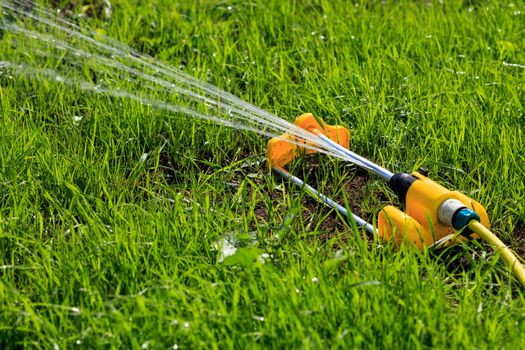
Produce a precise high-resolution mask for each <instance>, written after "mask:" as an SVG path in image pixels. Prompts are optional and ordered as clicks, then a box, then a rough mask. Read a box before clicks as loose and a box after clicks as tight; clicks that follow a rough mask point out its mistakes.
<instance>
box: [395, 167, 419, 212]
mask: <svg viewBox="0 0 525 350" xmlns="http://www.w3.org/2000/svg"><path fill="white" fill-rule="evenodd" d="M416 180H417V178H415V177H414V176H412V175H410V174H407V173H397V174H394V176H392V177H391V178H390V181H389V182H388V185H389V186H390V188H391V189H392V190H393V191H394V192H395V193H396V194H397V197H398V198H399V200H400V201H401V204H402V205H403V206H404V205H405V203H406V198H407V192H408V189H409V188H410V186H412V184H413V183H414V182H415V181H416Z"/></svg>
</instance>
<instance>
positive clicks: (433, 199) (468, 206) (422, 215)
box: [266, 113, 525, 287]
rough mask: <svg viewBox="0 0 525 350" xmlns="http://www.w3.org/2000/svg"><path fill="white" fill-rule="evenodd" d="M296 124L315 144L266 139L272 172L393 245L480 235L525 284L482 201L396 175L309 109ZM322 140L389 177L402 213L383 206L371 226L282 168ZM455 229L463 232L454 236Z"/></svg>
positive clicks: (422, 178)
mask: <svg viewBox="0 0 525 350" xmlns="http://www.w3.org/2000/svg"><path fill="white" fill-rule="evenodd" d="M295 125H296V126H298V127H300V128H302V129H304V130H306V131H308V132H310V133H311V134H313V135H311V136H314V137H315V136H317V137H318V138H319V143H316V144H312V143H311V142H309V141H305V140H302V139H297V138H296V137H294V136H292V135H291V134H289V133H285V134H283V135H281V136H279V137H275V138H272V139H271V140H270V141H269V142H268V149H267V153H266V156H267V160H268V165H269V167H270V168H271V169H273V170H274V171H275V172H277V173H279V174H280V175H282V176H283V177H285V178H287V179H288V180H290V181H292V182H293V183H295V184H296V185H298V186H301V187H303V188H305V189H306V190H307V191H308V192H309V193H311V194H312V195H314V196H315V197H316V198H317V199H319V200H320V201H322V202H323V203H325V204H327V205H328V206H330V207H332V208H334V209H336V210H337V211H338V212H340V213H341V214H343V215H345V216H347V217H352V218H353V219H354V221H355V223H356V224H357V225H358V226H361V227H364V228H365V229H366V231H367V232H368V233H369V234H377V235H378V236H379V237H380V239H381V240H383V241H393V243H394V245H395V246H400V245H401V244H402V243H404V242H406V243H409V244H410V245H411V246H413V247H415V248H417V249H419V250H423V249H425V248H428V247H435V246H441V245H442V243H443V242H446V244H445V245H451V244H456V243H458V242H459V241H461V240H465V239H467V238H478V237H481V238H482V239H483V240H484V241H486V242H487V243H489V244H491V245H492V246H493V247H494V248H495V250H496V251H497V252H499V253H500V254H501V256H502V257H503V259H504V260H505V262H506V263H507V264H508V265H509V266H510V267H511V268H512V271H513V273H514V274H515V276H516V277H517V278H518V280H519V281H520V282H521V284H522V285H523V286H524V287H525V268H524V267H523V265H522V263H521V262H520V261H519V259H518V258H517V257H516V255H515V253H514V252H513V251H512V250H511V249H509V248H508V247H506V246H505V245H504V244H503V242H501V240H499V238H497V237H496V236H495V235H494V234H493V233H492V232H491V231H490V230H489V228H490V220H489V217H488V215H487V211H486V210H485V208H484V207H483V206H482V205H481V204H480V203H478V202H477V201H475V200H474V199H472V198H470V197H468V196H466V195H465V194H463V193H461V192H459V191H451V190H448V189H446V188H445V187H443V186H441V185H439V184H438V183H436V182H434V181H432V180H431V179H429V178H428V177H427V176H426V175H427V172H426V171H424V170H420V171H419V172H413V173H412V174H406V173H397V174H394V173H392V172H390V171H388V170H387V169H385V168H383V167H381V166H380V165H378V164H375V163H373V162H371V161H369V160H367V159H365V158H363V157H361V156H360V155H358V154H356V153H354V152H352V151H350V150H349V149H348V147H349V145H350V132H349V131H348V129H346V128H344V127H342V126H338V125H335V126H331V125H327V124H326V123H324V122H323V121H322V120H321V119H319V118H317V119H316V118H315V117H314V116H313V115H312V114H310V113H307V114H303V115H301V116H300V117H299V118H298V119H297V120H296V121H295ZM321 144H322V145H325V146H326V145H328V147H330V148H331V149H333V150H335V151H337V152H339V154H343V155H344V157H345V159H348V160H349V161H352V162H354V163H355V164H356V165H358V166H361V167H363V168H365V169H367V170H369V171H371V172H373V173H375V174H376V175H378V176H380V177H382V178H383V179H385V180H386V181H388V183H389V186H390V188H391V189H392V190H393V191H394V192H395V193H396V194H397V196H398V197H399V200H400V202H401V204H402V206H404V208H405V211H404V212H403V211H401V210H400V209H398V208H396V207H394V206H392V205H387V206H386V207H384V208H383V209H382V210H381V211H380V213H379V216H378V220H377V228H374V227H373V226H372V225H370V224H369V223H367V222H366V221H365V220H363V219H362V218H360V217H359V216H357V215H355V214H353V213H351V212H348V211H347V209H346V208H344V207H343V206H341V205H340V204H338V203H336V202H335V201H333V200H332V199H330V198H328V197H326V196H325V195H323V194H321V193H319V192H318V191H317V190H315V189H314V188H312V187H311V186H309V185H307V184H305V183H304V182H303V181H302V180H301V179H298V178H297V177H295V176H293V175H291V174H290V173H288V172H287V171H286V170H285V169H284V167H285V166H286V165H287V164H288V163H289V162H291V161H292V160H293V159H294V158H296V157H298V156H302V155H307V154H310V153H313V152H315V150H312V149H311V147H312V146H313V147H314V148H315V147H316V146H319V145H321ZM303 145H304V146H303ZM458 231H459V232H460V233H461V235H456V233H457V232H458Z"/></svg>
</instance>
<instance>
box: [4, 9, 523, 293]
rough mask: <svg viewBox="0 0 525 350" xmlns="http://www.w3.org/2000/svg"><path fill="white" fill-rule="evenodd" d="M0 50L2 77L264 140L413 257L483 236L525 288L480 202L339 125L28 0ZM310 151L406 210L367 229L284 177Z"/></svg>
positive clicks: (272, 158)
mask: <svg viewBox="0 0 525 350" xmlns="http://www.w3.org/2000/svg"><path fill="white" fill-rule="evenodd" d="M0 45H2V46H3V47H4V48H5V50H4V51H3V52H5V53H6V54H5V55H4V56H3V57H2V59H1V61H0V70H4V71H7V72H9V73H10V74H12V75H15V76H19V77H25V78H29V79H32V80H38V81H42V82H46V83H49V82H53V83H57V84H63V85H67V86H68V87H71V88H72V89H76V90H78V91H81V92H87V93H92V94H103V95H106V96H111V97H117V98H124V99H128V100H133V101H137V102H140V103H142V104H145V105H148V106H152V107H154V108H155V109H158V110H164V111H167V112H170V113H175V114H177V115H186V116H189V117H192V118H197V119H201V120H207V121H210V122H213V123H216V124H220V125H226V126H229V127H233V128H236V129H240V130H246V131H251V132H255V133H258V134H260V135H263V136H265V137H270V138H271V139H270V141H269V142H268V149H267V159H268V163H269V165H270V166H271V168H272V169H273V170H274V171H275V172H277V173H278V174H280V175H282V176H284V177H285V178H287V179H288V180H290V181H291V182H293V183H295V184H296V185H298V186H301V187H302V188H304V189H305V190H307V191H308V192H309V193H311V194H312V195H313V196H315V197H316V198H317V199H319V200H320V201H322V202H323V203H325V204H327V205H328V206H330V207H332V208H334V209H335V210H337V211H339V212H340V213H341V214H343V215H344V216H346V217H349V218H351V219H352V220H354V221H355V223H356V224H357V225H358V226H361V227H363V228H364V229H365V230H366V231H367V232H368V233H369V234H371V235H378V236H379V237H380V238H381V239H383V240H385V241H389V240H391V241H393V242H394V243H395V245H400V244H405V243H407V244H410V245H412V246H414V247H417V248H418V249H420V250H422V249H427V248H429V247H434V246H436V245H437V244H440V243H441V242H444V241H447V242H448V243H451V242H458V241H460V240H465V239H471V238H477V237H481V238H482V239H483V240H484V241H486V242H488V243H489V244H490V245H492V246H493V247H494V248H495V250H496V251H497V252H498V253H499V254H501V256H502V257H503V259H504V260H505V262H506V263H507V264H508V265H509V266H510V267H511V268H512V271H513V272H514V274H515V276H516V277H517V278H518V280H519V281H520V283H521V284H522V285H523V286H525V269H524V268H523V265H522V264H521V262H520V261H519V259H518V258H517V256H516V255H515V254H514V252H512V250H510V249H509V248H508V247H507V246H505V245H504V244H503V242H502V241H501V240H500V239H498V238H497V237H496V236H495V235H494V234H493V233H492V232H491V231H490V230H489V228H490V221H489V217H488V215H487V212H486V210H485V208H484V207H483V206H482V205H481V204H480V203H478V202H476V201H475V200H473V199H472V198H469V197H467V196H466V195H464V194H462V193H461V192H459V191H451V190H448V189H446V188H445V187H443V186H441V185H439V184H438V183H436V182H434V181H432V180H431V179H429V178H428V177H427V174H426V173H425V172H423V171H419V172H414V173H411V174H407V173H397V174H394V173H392V172H391V171H389V170H387V169H385V168H383V167H382V166H380V165H378V164H376V163H374V162H372V161H370V160H368V159H366V158H364V157H362V156H360V155H359V154H357V153H355V152H353V151H351V150H350V149H349V137H350V134H349V132H348V130H347V129H345V128H344V127H341V126H330V125H327V124H325V123H324V122H323V121H322V120H320V119H319V118H314V116H313V115H311V114H305V115H303V116H301V117H299V118H298V119H297V120H296V121H295V123H290V122H288V121H286V120H284V119H283V118H280V117H278V116H276V115H273V114H271V113H269V112H267V111H265V110H263V109H261V108H258V107H256V106H254V105H252V104H250V103H247V102H245V101H243V100H241V99H240V98H238V97H236V96H234V95H232V94H229V93H227V92H225V91H222V90H221V89H219V88H218V87H216V86H214V85H212V84H209V83H206V82H203V81H201V80H198V79H196V78H194V77H192V76H190V75H189V74H186V73H184V72H182V71H181V70H180V69H178V68H174V67H171V66H169V65H166V64H164V63H162V62H160V61H158V60H155V59H153V58H152V57H149V56H146V55H143V54H141V53H139V52H137V51H135V50H133V49H131V48H130V47H128V46H126V45H124V44H122V43H120V42H118V41H116V40H113V39H111V38H109V37H107V36H104V35H101V34H100V33H96V32H92V31H90V30H89V29H87V28H83V27H81V26H78V25H76V24H74V23H72V22H70V21H68V20H66V19H65V17H63V16H58V15H57V13H55V12H52V11H50V10H48V9H46V8H44V7H42V6H40V5H36V4H33V3H32V2H31V1H20V0H13V1H7V0H0ZM122 82H125V84H124V86H126V89H125V90H124V89H123V88H122V85H123V84H122ZM312 152H322V153H324V154H327V155H330V156H332V157H336V158H339V159H342V160H345V161H348V162H352V163H354V164H356V165H357V166H359V167H361V168H363V169H366V170H368V171H369V172H371V173H372V174H375V175H377V176H379V177H380V178H382V179H384V180H385V181H387V182H388V184H389V186H390V188H391V189H392V190H393V191H394V192H395V193H396V194H397V196H398V197H399V201H400V203H401V206H402V207H403V208H404V211H403V210H401V209H398V208H396V207H394V206H391V205H389V206H386V207H385V208H383V209H382V210H381V211H380V213H379V215H378V220H377V227H374V226H373V225H372V224H370V223H368V222H366V221H365V220H364V219H362V218H361V217H359V216H357V215H355V214H353V213H351V212H349V211H348V210H347V209H346V208H344V207H343V206H342V205H340V204H338V203H337V202H335V201H334V200H332V199H330V198H329V197H327V196H326V195H324V194H322V193H320V192H319V191H317V190H316V189H314V188H313V187H311V186H309V185H308V184H306V183H305V182H304V181H303V180H301V179H299V178H298V177H296V176H294V175H292V174H290V173H289V172H288V171H286V170H285V166H286V165H287V164H288V163H289V162H291V161H292V160H293V159H294V158H296V157H298V156H303V155H305V154H309V153H312ZM451 237H452V238H453V239H452V240H451V239H450V238H451Z"/></svg>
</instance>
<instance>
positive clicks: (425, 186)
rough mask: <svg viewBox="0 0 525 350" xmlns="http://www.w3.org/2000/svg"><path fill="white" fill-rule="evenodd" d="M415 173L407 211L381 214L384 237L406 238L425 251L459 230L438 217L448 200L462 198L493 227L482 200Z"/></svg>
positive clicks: (398, 241)
mask: <svg viewBox="0 0 525 350" xmlns="http://www.w3.org/2000/svg"><path fill="white" fill-rule="evenodd" d="M412 176H414V177H416V178H417V180H416V181H415V182H414V183H413V184H412V185H411V186H410V188H409V189H408V192H407V195H406V213H403V212H402V211H400V210H399V209H397V208H394V207H391V206H387V207H385V208H383V210H382V211H381V212H380V213H379V218H378V230H379V235H380V237H381V238H383V239H386V240H389V239H392V240H393V241H394V243H395V244H401V242H403V241H404V240H406V241H409V242H411V243H413V244H414V245H415V246H416V247H417V248H418V249H420V250H421V249H423V248H424V247H425V246H427V247H428V246H430V245H432V244H433V243H434V242H436V241H438V240H439V239H441V238H444V237H446V236H448V235H450V234H453V233H454V232H455V230H454V229H453V228H451V227H448V226H446V225H444V224H442V223H441V222H440V221H439V218H438V210H439V207H440V205H441V204H442V203H443V202H444V201H445V200H447V199H457V200H459V201H460V202H462V203H463V204H464V205H465V206H466V207H468V208H470V209H472V210H474V211H475V212H476V213H477V214H478V215H479V217H480V219H481V220H480V221H481V223H482V224H483V226H485V227H487V228H489V227H490V220H489V217H488V215H487V211H486V210H485V208H484V207H483V206H482V205H481V204H480V203H478V202H476V201H475V200H473V199H472V198H469V197H467V196H466V195H464V194H463V193H461V192H458V191H450V190H448V189H446V188H445V187H443V186H441V185H439V184H438V183H436V182H434V181H432V180H430V179H429V178H428V177H426V176H424V175H422V174H420V173H418V172H414V173H412ZM472 237H477V235H472Z"/></svg>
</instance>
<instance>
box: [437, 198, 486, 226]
mask: <svg viewBox="0 0 525 350" xmlns="http://www.w3.org/2000/svg"><path fill="white" fill-rule="evenodd" d="M438 217H439V221H440V222H441V223H442V224H445V225H447V226H449V227H453V228H454V229H456V230H460V229H462V228H464V227H465V226H467V225H468V223H469V222H470V221H471V220H477V221H480V220H481V219H480V217H479V215H478V214H477V213H476V212H475V211H474V210H472V209H470V208H468V207H467V206H466V205H465V204H463V203H462V202H460V201H459V200H457V199H447V200H446V201H444V202H443V203H441V205H440V206H439V210H438Z"/></svg>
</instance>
